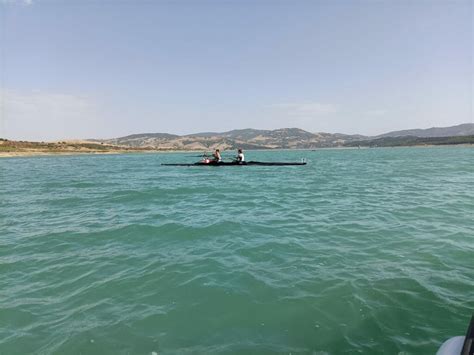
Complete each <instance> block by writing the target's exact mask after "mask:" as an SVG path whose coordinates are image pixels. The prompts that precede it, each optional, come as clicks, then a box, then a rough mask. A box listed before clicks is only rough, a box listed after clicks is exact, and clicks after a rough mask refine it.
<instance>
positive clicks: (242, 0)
mask: <svg viewBox="0 0 474 355" xmlns="http://www.w3.org/2000/svg"><path fill="white" fill-rule="evenodd" d="M473 17H474V9H473V3H472V2H471V1H470V0H466V1H464V0H445V1H440V0H412V1H408V0H397V1H395V0H392V1H383V0H367V1H365V0H321V1H318V0H308V1H305V0H298V1H291V0H182V1H180V0H176V1H172V0H167V1H164V0H156V1H152V0H142V1H140V0H60V1H55V0H0V137H3V138H8V139H23V140H37V141H42V140H57V139H81V138H112V137H119V136H125V135H128V134H134V133H146V132H148V133H149V132H166V133H174V134H189V133H196V132H203V131H218V132H222V131H227V130H231V129H241V128H256V129H277V128H284V127H298V128H302V129H305V130H308V131H310V132H329V133H336V132H337V133H347V134H364V135H376V134H380V133H384V132H388V131H392V130H400V129H411V128H429V127H434V126H437V127H442V126H451V125H456V124H460V123H466V122H473V101H474V99H473V81H474V73H473V72H474V70H473V56H474V53H473V52H474V49H473V32H474V31H473Z"/></svg>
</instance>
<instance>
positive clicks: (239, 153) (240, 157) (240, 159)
mask: <svg viewBox="0 0 474 355" xmlns="http://www.w3.org/2000/svg"><path fill="white" fill-rule="evenodd" d="M244 161H245V157H244V153H243V152H242V149H238V150H237V162H239V163H243V162H244Z"/></svg>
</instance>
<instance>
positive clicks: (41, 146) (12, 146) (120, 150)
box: [0, 137, 474, 158]
mask: <svg viewBox="0 0 474 355" xmlns="http://www.w3.org/2000/svg"><path fill="white" fill-rule="evenodd" d="M448 138H453V137H448ZM464 141H465V140H464ZM391 143H393V142H391ZM448 146H451V147H455V146H463V147H474V137H471V139H469V142H468V143H466V142H461V141H459V143H456V142H455V143H438V144H426V143H423V144H422V143H420V144H410V145H393V144H392V145H373V146H370V145H359V146H358V145H342V146H334V147H318V148H272V149H268V148H260V149H258V148H257V149H249V150H253V151H259V150H262V151H265V150H266V151H271V150H294V151H298V150H299V151H316V150H328V149H334V150H357V149H372V148H410V147H411V148H429V147H448ZM208 151H209V150H208ZM202 152H203V150H202V149H195V150H189V149H186V150H185V149H144V148H130V147H121V146H113V145H101V144H97V143H93V142H81V143H68V142H53V143H43V142H26V141H10V140H4V139H0V158H15V157H38V156H68V155H113V154H137V153H142V154H143V153H148V154H153V153H155V154H156V153H202Z"/></svg>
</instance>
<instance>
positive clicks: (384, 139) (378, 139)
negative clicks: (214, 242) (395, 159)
mask: <svg viewBox="0 0 474 355" xmlns="http://www.w3.org/2000/svg"><path fill="white" fill-rule="evenodd" d="M473 144H474V124H473V123H463V124H459V125H456V126H451V127H433V128H428V129H411V130H405V131H394V132H388V133H385V134H381V135H378V136H373V137H369V136H363V135H360V134H353V135H349V134H341V133H324V132H319V133H311V132H308V131H305V130H302V129H299V128H281V129H276V130H257V129H251V128H248V129H239V130H232V131H228V132H221V133H218V132H202V133H196V134H189V135H185V136H178V135H174V134H168V133H142V134H132V135H128V136H125V137H119V138H113V139H87V140H73V141H58V142H28V141H14V140H8V139H2V138H0V157H15V156H35V155H71V154H76V155H77V154H125V153H158V152H159V153H164V152H209V151H212V150H214V149H217V148H219V149H221V150H222V151H224V150H235V149H237V148H242V149H245V150H315V149H327V148H332V149H334V148H337V149H341V148H344V149H353V148H378V147H419V146H445V145H466V146H470V145H473Z"/></svg>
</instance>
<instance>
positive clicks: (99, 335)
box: [0, 147, 474, 354]
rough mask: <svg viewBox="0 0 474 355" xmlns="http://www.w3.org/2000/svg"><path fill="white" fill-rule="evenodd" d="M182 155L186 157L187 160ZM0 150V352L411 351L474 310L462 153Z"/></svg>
mask: <svg viewBox="0 0 474 355" xmlns="http://www.w3.org/2000/svg"><path fill="white" fill-rule="evenodd" d="M191 155H192V154H191ZM301 157H306V158H307V159H308V161H309V164H308V165H307V166H302V167H301V166H300V167H298V166H296V167H280V168H279V167H255V166H253V167H190V168H187V167H163V166H160V163H162V162H168V163H169V162H189V161H194V160H196V159H197V158H194V157H190V154H184V153H182V154H149V155H108V156H105V155H102V156H60V157H34V158H12V159H2V160H0V353H1V354H26V353H37V354H50V353H55V354H153V353H157V354H186V353H192V354H210V353H235V354H239V353H242V354H266V353H269V354H270V353H282V354H288V353H292V354H297V353H302V354H307V353H316V354H340V353H357V352H359V353H364V354H380V353H387V354H397V353H402V354H429V353H434V352H435V351H436V349H437V348H438V347H439V345H440V343H441V342H443V341H444V340H445V339H446V338H448V337H450V336H454V335H463V334H464V333H465V331H466V327H467V325H468V321H469V318H470V315H471V313H472V311H473V309H474V257H473V255H474V236H473V229H474V222H473V211H474V186H473V185H474V171H473V166H474V164H473V162H474V149H473V148H466V147H445V148H397V149H366V150H365V149H361V150H319V151H313V152H311V151H304V152H303V151H285V152H247V158H248V159H252V160H299V159H300V158H301Z"/></svg>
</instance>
